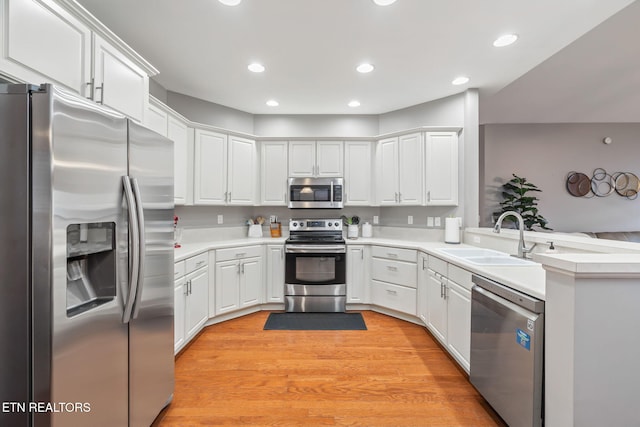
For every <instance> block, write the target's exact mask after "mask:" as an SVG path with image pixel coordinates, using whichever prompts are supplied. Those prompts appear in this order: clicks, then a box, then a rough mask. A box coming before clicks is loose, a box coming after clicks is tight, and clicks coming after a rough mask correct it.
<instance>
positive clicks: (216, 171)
mask: <svg viewBox="0 0 640 427" xmlns="http://www.w3.org/2000/svg"><path fill="white" fill-rule="evenodd" d="M227 195H228V192H227V135H225V134H222V133H217V132H211V131H206V130H202V129H196V131H195V163H194V180H193V202H194V204H196V205H224V204H225V203H226V202H227Z"/></svg>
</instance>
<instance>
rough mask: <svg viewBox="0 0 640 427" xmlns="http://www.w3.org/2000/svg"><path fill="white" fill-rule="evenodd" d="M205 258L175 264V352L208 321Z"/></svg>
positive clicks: (194, 258)
mask: <svg viewBox="0 0 640 427" xmlns="http://www.w3.org/2000/svg"><path fill="white" fill-rule="evenodd" d="M207 257H208V254H206V253H204V254H200V255H196V256H194V257H191V258H188V259H186V260H184V261H180V262H177V263H176V264H175V269H174V272H175V274H174V277H176V276H177V278H176V279H175V281H174V285H175V287H174V293H173V296H174V351H175V352H178V351H179V350H180V349H181V348H182V347H184V345H185V344H187V343H188V342H189V340H190V339H191V338H193V337H194V336H195V335H196V334H197V333H198V332H199V331H200V329H202V327H203V326H204V324H205V322H206V321H207V319H208V318H209V307H208V301H209V268H208V258H207Z"/></svg>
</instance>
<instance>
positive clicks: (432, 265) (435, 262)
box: [429, 255, 448, 277]
mask: <svg viewBox="0 0 640 427" xmlns="http://www.w3.org/2000/svg"><path fill="white" fill-rule="evenodd" d="M429 269H431V270H433V271H435V272H436V273H440V274H442V275H443V276H444V277H447V276H448V274H447V262H446V261H443V260H441V259H440V258H436V257H434V256H433V255H429Z"/></svg>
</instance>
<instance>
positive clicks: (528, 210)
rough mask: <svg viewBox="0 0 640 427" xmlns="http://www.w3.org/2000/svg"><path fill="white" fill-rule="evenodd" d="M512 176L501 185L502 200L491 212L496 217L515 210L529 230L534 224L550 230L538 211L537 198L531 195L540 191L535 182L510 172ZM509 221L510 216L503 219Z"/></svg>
mask: <svg viewBox="0 0 640 427" xmlns="http://www.w3.org/2000/svg"><path fill="white" fill-rule="evenodd" d="M512 175H513V178H512V179H511V180H509V181H508V182H506V183H505V184H503V185H502V197H503V198H504V200H503V201H502V202H500V210H499V211H497V212H494V213H493V214H494V215H495V216H496V217H498V216H500V215H501V214H503V213H504V212H508V211H515V212H517V213H519V214H520V215H521V216H522V219H523V220H524V227H525V229H526V230H531V229H532V228H533V227H534V226H538V227H540V228H541V229H543V230H552V228H549V227H547V224H548V221H547V220H546V219H545V217H543V216H542V215H540V213H539V212H538V198H537V197H536V196H533V195H531V193H534V192H542V190H540V189H539V188H538V187H537V186H536V185H535V184H532V183H530V182H528V181H527V178H522V177H519V176H517V175H516V174H512ZM507 220H509V221H510V222H513V221H511V218H510V217H507V218H505V221H507Z"/></svg>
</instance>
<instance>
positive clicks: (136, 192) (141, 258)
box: [131, 178, 146, 319]
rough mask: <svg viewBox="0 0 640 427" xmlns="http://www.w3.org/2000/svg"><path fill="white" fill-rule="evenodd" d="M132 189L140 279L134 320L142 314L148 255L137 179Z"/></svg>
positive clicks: (133, 182) (132, 183) (132, 181)
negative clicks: (141, 303)
mask: <svg viewBox="0 0 640 427" xmlns="http://www.w3.org/2000/svg"><path fill="white" fill-rule="evenodd" d="M131 187H132V188H133V195H134V197H135V199H136V209H137V214H138V215H137V216H138V233H139V237H138V240H139V245H138V251H139V252H138V254H139V255H138V278H137V283H136V298H135V302H134V304H133V316H132V318H133V319H136V318H137V317H138V313H139V312H140V298H141V297H142V290H143V288H144V269H145V253H146V244H145V243H146V242H145V234H146V230H145V227H144V208H143V206H142V196H141V194H140V186H139V185H138V180H137V179H136V178H131Z"/></svg>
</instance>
